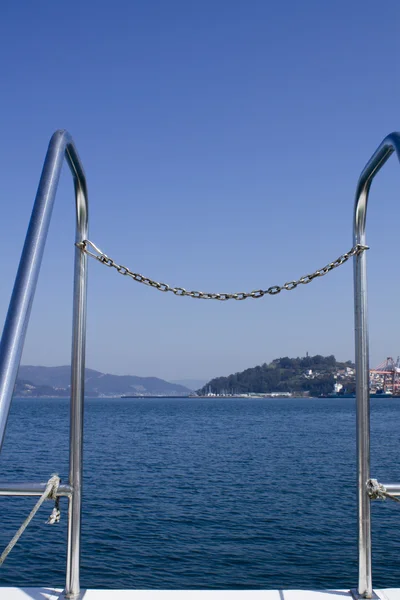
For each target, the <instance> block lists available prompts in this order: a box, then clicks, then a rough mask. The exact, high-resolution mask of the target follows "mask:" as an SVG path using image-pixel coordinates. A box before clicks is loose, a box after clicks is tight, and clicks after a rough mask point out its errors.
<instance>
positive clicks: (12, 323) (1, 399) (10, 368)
mask: <svg viewBox="0 0 400 600" xmlns="http://www.w3.org/2000/svg"><path fill="white" fill-rule="evenodd" d="M64 158H66V159H67V162H68V164H69V166H70V169H71V172H72V175H73V178H74V183H75V196H76V215H77V228H76V241H77V242H81V241H83V240H85V239H87V237H88V197H87V189H86V178H85V174H84V171H83V167H82V164H81V161H80V159H79V156H78V154H77V152H76V149H75V146H74V143H73V140H72V138H71V136H70V135H69V133H67V132H66V131H56V133H55V134H54V135H53V136H52V138H51V140H50V144H49V148H48V151H47V154H46V158H45V162H44V165H43V171H42V175H41V178H40V182H39V187H38V191H37V194H36V200H35V203H34V207H33V211H32V216H31V219H30V222H29V227H28V232H27V235H26V239H25V244H24V248H23V250H22V256H21V260H20V264H19V268H18V272H17V276H16V279H15V284H14V289H13V293H12V296H11V301H10V306H9V309H8V313H7V317H6V321H5V325H4V330H3V335H2V338H1V342H0V448H1V446H2V443H3V441H4V433H5V428H6V425H7V420H8V415H9V411H10V405H11V399H12V395H13V391H14V387H15V381H16V378H17V374H18V369H19V364H20V360H21V355H22V350H23V346H24V341H25V334H26V329H27V326H28V322H29V316H30V312H31V307H32V303H33V298H34V295H35V290H36V284H37V281H38V277H39V271H40V265H41V262H42V257H43V252H44V247H45V243H46V239H47V234H48V230H49V225H50V220H51V214H52V210H53V205H54V199H55V195H56V191H57V186H58V181H59V178H60V173H61V168H62V164H63V161H64ZM86 270H87V260H86V256H85V255H84V253H83V252H81V251H80V250H78V249H76V250H75V276H74V309H73V340H72V380H71V424H70V469H69V486H70V489H71V490H72V492H71V494H70V495H69V511H68V514H69V523H68V554H67V578H66V588H65V595H66V597H68V598H78V597H79V595H80V584H79V555H80V529H81V524H80V521H81V485H82V437H83V398H84V381H85V379H84V373H85V335H86V334H85V324H86V279H87V277H86Z"/></svg>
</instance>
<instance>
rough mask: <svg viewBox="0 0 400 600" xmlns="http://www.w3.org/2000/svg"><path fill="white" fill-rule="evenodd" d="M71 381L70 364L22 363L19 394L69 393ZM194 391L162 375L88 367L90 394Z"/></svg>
mask: <svg viewBox="0 0 400 600" xmlns="http://www.w3.org/2000/svg"><path fill="white" fill-rule="evenodd" d="M70 380H71V367H70V366H63V367H34V366H29V365H21V366H20V368H19V373H18V379H17V386H16V391H15V393H16V395H23V396H68V395H69V389H70ZM190 391H191V390H190V389H189V388H187V387H185V386H183V385H179V384H177V383H169V382H168V381H164V380H163V379H159V378H158V377H136V376H135V375H110V374H106V373H101V372H100V371H95V370H93V369H86V370H85V394H86V396H94V397H96V396H122V395H132V396H135V395H137V396H157V395H160V396H186V395H187V394H189V393H190Z"/></svg>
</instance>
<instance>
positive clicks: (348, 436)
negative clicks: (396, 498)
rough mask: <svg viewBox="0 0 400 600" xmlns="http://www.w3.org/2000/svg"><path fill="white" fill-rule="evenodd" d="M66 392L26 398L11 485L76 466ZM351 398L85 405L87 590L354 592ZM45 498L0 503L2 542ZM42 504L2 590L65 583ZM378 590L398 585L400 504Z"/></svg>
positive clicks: (378, 433)
mask: <svg viewBox="0 0 400 600" xmlns="http://www.w3.org/2000/svg"><path fill="white" fill-rule="evenodd" d="M68 414H69V403H68V401H67V400H59V399H58V400H56V399H54V400H52V399H30V400H28V399H15V400H14V401H13V406H12V411H11V415H10V419H9V424H8V429H7V434H6V441H5V445H4V449H3V452H2V454H1V462H0V479H1V480H3V481H46V480H47V479H48V477H49V476H50V475H51V474H52V473H53V472H58V473H59V474H60V475H61V476H62V477H64V480H65V481H66V480H67V474H68V464H67V463H68V427H69V425H68ZM399 421H400V400H395V399H393V400H372V475H373V476H376V477H378V479H379V480H380V481H386V482H393V483H397V482H399V481H400V469H399V454H400V449H399V444H398V438H399V436H398V432H399ZM355 472H356V458H355V405H354V400H352V399H335V400H333V399H322V400H307V399H279V400H277V399H265V400H264V399H263V400H259V399H257V400H244V399H229V400H227V399H225V400H222V399H220V400H218V399H190V400H188V399H160V400H158V399H153V400H139V399H138V400H133V399H88V400H87V401H86V409H85V455H84V499H83V531H82V571H81V581H82V586H83V587H97V588H124V587H126V588H153V589H162V588H164V589H165V588H176V589H184V588H186V589H188V588H191V589H195V588H197V589H199V588H203V589H228V588H229V589H240V588H253V589H257V588H259V589H261V588H264V589H271V588H346V587H347V588H350V587H355V586H356V584H357V539H356V537H357V517H356V489H355V481H356V477H355ZM33 503H34V501H33V500H32V499H26V498H0V506H1V523H2V527H1V531H0V546H1V547H4V546H6V544H7V543H8V541H9V540H10V538H11V537H12V535H13V534H14V532H15V530H16V529H17V528H18V527H19V525H20V523H21V522H22V521H23V519H24V518H25V516H26V515H27V514H28V512H29V510H30V508H31V507H32V505H33ZM61 505H62V520H61V523H60V524H59V525H54V526H49V525H45V524H44V522H45V520H46V519H47V517H48V515H49V513H50V512H51V509H52V505H51V503H50V502H46V503H45V505H44V507H42V509H41V510H40V512H39V513H38V515H37V516H36V517H35V519H34V520H33V522H32V523H31V525H30V526H29V528H28V529H27V531H26V532H25V533H24V535H23V537H22V538H21V540H20V542H19V543H18V544H17V546H16V548H15V549H14V550H13V551H12V553H11V554H10V556H9V557H8V559H7V561H6V562H5V564H4V566H3V567H2V568H1V569H0V585H5V584H14V585H59V586H61V587H62V586H63V583H64V577H65V550H66V544H65V540H66V516H67V515H66V500H62V502H61ZM372 515H373V577H374V586H375V587H391V586H397V587H398V586H400V569H399V567H400V536H399V530H400V505H399V504H397V503H395V502H391V501H385V502H374V503H373V508H372Z"/></svg>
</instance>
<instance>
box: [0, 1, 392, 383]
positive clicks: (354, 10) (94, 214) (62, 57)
mask: <svg viewBox="0 0 400 600" xmlns="http://www.w3.org/2000/svg"><path fill="white" fill-rule="evenodd" d="M399 25H400V5H399V3H398V2H397V1H395V0H388V1H385V2H383V3H381V4H380V5H379V7H378V5H377V3H376V2H371V1H369V0H366V1H365V0H364V1H362V2H361V1H359V0H355V1H354V2H344V1H342V0H336V1H335V2H321V1H320V0H319V1H317V0H305V1H304V2H298V1H296V0H287V1H282V2H279V3H273V2H269V1H267V0H263V1H261V0H251V1H249V2H244V1H243V0H241V1H238V0H229V1H228V0H213V1H210V0H203V1H202V2H195V1H192V0H185V1H183V0H181V1H178V0H169V1H168V2H166V1H164V0H159V1H156V0H149V1H148V2H144V1H142V2H138V1H133V2H132V1H125V0H124V1H118V0H117V1H116V2H113V3H109V2H107V3H106V2H102V1H96V2H94V1H93V0H87V1H85V2H76V1H71V2H68V3H55V2H48V1H38V2H34V3H33V2H28V1H21V2H18V3H15V2H11V1H6V2H4V3H3V4H2V19H1V20H0V45H1V54H0V55H1V57H2V58H1V63H2V69H1V73H2V76H1V90H2V94H1V99H2V101H1V105H2V111H1V113H0V123H1V128H0V130H1V134H2V135H1V140H2V143H1V145H0V158H1V166H2V177H1V179H0V197H1V203H2V212H1V220H0V252H1V256H2V260H1V261H0V265H1V266H0V269H1V281H2V285H1V294H0V318H1V320H2V321H3V319H4V317H5V314H6V310H7V306H8V301H9V297H10V294H11V290H12V285H13V281H14V276H15V271H16V268H17V265H18V261H19V255H20V252H21V248H22V244H23V239H24V235H25V230H26V226H27V223H28V220H29V215H30V211H31V207H32V203H33V200H34V197H35V193H36V188H37V183H38V180H39V176H40V171H41V167H42V163H43V159H44V155H45V152H46V148H47V144H48V141H49V139H50V137H51V134H52V133H53V131H55V130H56V129H59V128H65V129H68V130H69V131H70V133H71V134H72V135H73V137H74V139H75V142H76V145H77V147H78V150H79V153H80V155H81V158H82V161H83V163H84V166H85V169H86V173H87V178H88V185H89V193H90V209H91V212H90V236H91V238H92V239H93V241H95V242H96V243H97V244H98V245H99V246H100V247H101V248H102V249H103V250H104V251H105V252H106V253H108V254H109V255H111V256H113V257H115V259H116V260H117V261H119V262H121V263H122V264H127V265H129V266H130V267H131V268H132V269H133V270H136V271H139V272H141V273H144V274H146V275H149V276H150V277H153V278H155V279H158V280H161V281H166V282H168V283H171V284H173V285H178V286H182V287H186V288H188V289H189V288H190V289H200V290H204V291H243V290H251V289H259V288H265V287H269V286H270V285H274V284H282V283H284V282H285V281H290V280H292V279H293V278H297V277H299V276H301V275H304V274H306V273H309V272H311V271H313V270H314V269H316V268H318V267H321V266H323V265H325V264H326V263H327V262H329V261H331V260H333V259H335V258H336V257H337V256H338V255H340V254H341V253H342V252H344V251H346V250H348V249H349V248H350V247H351V245H352V210H353V197H354V191H355V187H356V183H357V179H358V176H359V173H360V171H361V169H362V167H363V166H364V164H365V162H366V161H367V160H368V158H369V156H370V155H371V154H372V152H373V151H374V150H375V148H376V146H377V145H378V144H379V143H380V141H381V140H382V139H383V137H384V136H385V135H386V134H387V133H389V132H391V131H393V130H396V129H400V78H399V66H398V56H399V54H400V42H399V36H398V30H399ZM399 191H400V169H399V166H398V164H397V161H396V159H395V158H392V159H391V161H390V163H388V165H387V166H385V168H384V171H382V173H381V174H380V175H379V177H378V178H377V180H376V183H374V185H373V188H372V192H371V203H370V207H369V215H368V241H369V244H370V246H371V250H370V251H369V255H368V263H369V289H370V317H371V363H372V364H375V363H376V364H378V363H379V362H381V361H382V360H383V359H384V358H385V357H386V356H395V357H396V356H397V354H400V341H399V333H400V325H399V319H398V298H399V296H400V284H399V276H398V265H397V253H398V246H397V239H398V228H399V223H400V209H399V200H398V198H399ZM73 240H74V203H73V193H72V183H71V178H70V175H69V172H68V170H67V168H65V170H64V173H63V176H62V179H61V183H60V188H59V194H58V197H57V200H56V206H55V211H54V216H53V221H52V225H51V232H50V236H49V239H48V244H47V247H46V254H45V258H44V262H43V267H42V271H41V277H40V281H39V286H38V291H37V296H36V299H35V304H34V309H33V312H32V318H31V324H30V327H29V332H28V336H27V341H26V345H25V351H24V356H23V363H25V364H42V365H59V364H67V363H68V362H69V357H70V337H71V335H70V331H71V294H72V259H73ZM89 277H90V280H89V298H88V302H89V319H88V354H87V364H88V366H90V367H92V368H96V369H99V370H102V371H106V372H111V373H119V374H124V373H125V374H137V375H142V376H145V375H156V376H160V377H163V378H165V379H178V378H179V379H182V378H186V377H187V378H204V379H208V378H211V377H213V376H217V375H222V374H229V373H231V372H234V371H238V370H242V369H244V368H246V367H249V366H254V365H256V364H260V363H263V362H265V361H267V362H268V361H270V360H271V359H273V358H275V357H278V356H285V355H289V356H303V355H305V353H306V352H307V351H308V352H309V353H310V354H317V353H320V354H332V353H333V354H335V355H336V356H337V358H339V359H343V360H347V359H352V358H353V357H354V342H353V299H352V265H351V264H350V263H348V264H346V265H345V266H343V267H342V268H341V269H338V270H337V271H335V272H334V273H331V274H330V275H328V276H327V277H325V278H323V279H321V280H317V281H314V282H313V283H312V284H310V285H309V286H302V287H301V288H298V289H296V290H295V291H293V292H290V293H288V292H284V293H282V294H281V295H279V296H275V297H268V298H264V299H262V300H257V301H254V300H247V301H246V302H237V303H236V302H227V303H217V302H201V301H194V300H191V299H188V298H175V297H174V296H172V295H169V294H160V293H158V292H157V291H155V290H153V289H150V288H147V287H145V286H140V285H138V284H136V283H134V282H131V281H130V280H127V278H122V277H120V276H118V275H117V274H116V273H114V272H111V270H110V269H106V268H104V267H102V266H101V265H99V264H97V263H95V262H91V263H90V273H89Z"/></svg>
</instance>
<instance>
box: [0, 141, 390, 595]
mask: <svg viewBox="0 0 400 600" xmlns="http://www.w3.org/2000/svg"><path fill="white" fill-rule="evenodd" d="M393 152H396V154H397V156H398V158H399V159H400V133H392V134H390V135H389V136H387V137H386V138H385V139H384V140H383V142H382V144H381V145H380V146H379V148H378V149H377V151H376V152H375V154H374V155H373V156H372V158H371V159H370V160H369V162H368V163H367V165H366V166H365V168H364V170H363V172H362V173H361V176H360V179H359V182H358V186H357V192H356V199H355V208H354V246H357V245H360V247H365V246H366V237H365V223H366V212H367V203H368V195H369V190H370V187H371V183H372V180H373V178H374V177H375V175H376V174H377V173H378V171H379V170H380V169H381V167H382V166H383V165H384V164H385V162H386V161H387V160H388V158H389V157H390V156H391V154H393ZM64 158H66V160H67V162H68V164H69V167H70V169H71V172H72V175H73V178H74V183H75V198H76V215H77V223H76V244H77V246H76V250H75V275H74V309H73V339H72V361H71V363H72V375H71V412H70V453H69V483H68V484H63V485H60V487H59V488H58V492H57V495H58V496H66V497H68V500H69V507H68V548H67V571H66V585H65V592H64V594H65V597H66V598H71V599H72V598H74V599H76V598H79V596H80V583H79V566H80V564H79V563H80V530H81V491H82V441H83V401H84V373H85V334H86V285H87V284H86V280H87V254H86V253H85V252H83V251H82V250H81V248H82V245H83V242H84V240H87V239H88V198H87V189H86V179H85V174H84V171H83V168H82V164H81V162H80V159H79V156H78V154H77V151H76V149H75V146H74V143H73V141H72V138H71V136H70V135H69V134H68V133H67V132H66V131H57V132H56V133H55V134H54V135H53V137H52V138H51V140H50V144H49V148H48V151H47V155H46V159H45V162H44V167H43V171H42V176H41V179H40V183H39V188H38V192H37V195H36V200H35V204H34V207H33V211H32V216H31V220H30V223H29V228H28V232H27V236H26V240H25V244H24V248H23V251H22V257H21V261H20V265H19V268H18V272H17V276H16V280H15V284H14V289H13V293H12V297H11V302H10V307H9V310H8V313H7V318H6V322H5V326H4V331H3V336H2V339H1V343H0V448H1V446H2V443H3V440H4V432H5V428H6V424H7V419H8V414H9V410H10V404H11V399H12V395H13V391H14V386H15V382H16V378H17V373H18V368H19V364H20V360H21V354H22V349H23V345H24V340H25V333H26V329H27V325H28V321H29V316H30V311H31V306H32V302H33V297H34V294H35V289H36V283H37V280H38V276H39V270H40V265H41V261H42V256H43V251H44V247H45V243H46V238H47V233H48V229H49V224H50V219H51V213H52V208H53V204H54V199H55V195H56V191H57V185H58V181H59V176H60V172H61V167H62V164H63V161H64ZM366 259H367V257H366V253H365V252H359V253H355V254H354V299H355V305H354V312H355V348H356V389H357V393H356V396H357V402H356V403H357V475H358V558H359V561H358V564H359V577H358V588H357V590H354V591H353V595H354V596H355V597H356V598H372V597H373V595H374V594H373V590H372V572H371V513H370V502H371V499H370V496H369V494H368V488H367V484H368V481H369V480H370V398H369V360H368V357H369V345H368V322H367V284H366V279H367V271H366ZM46 485H47V484H46V483H37V484H36V483H22V484H16V483H12V484H0V496H6V495H9V496H40V495H41V494H42V493H43V491H44V490H45V488H46ZM385 487H386V489H387V491H388V492H390V493H391V494H392V495H394V496H399V497H400V484H389V485H385Z"/></svg>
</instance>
